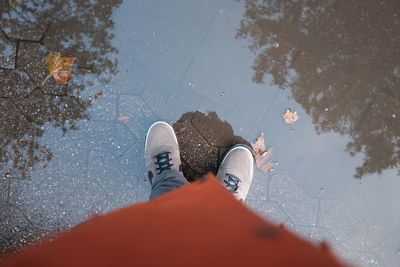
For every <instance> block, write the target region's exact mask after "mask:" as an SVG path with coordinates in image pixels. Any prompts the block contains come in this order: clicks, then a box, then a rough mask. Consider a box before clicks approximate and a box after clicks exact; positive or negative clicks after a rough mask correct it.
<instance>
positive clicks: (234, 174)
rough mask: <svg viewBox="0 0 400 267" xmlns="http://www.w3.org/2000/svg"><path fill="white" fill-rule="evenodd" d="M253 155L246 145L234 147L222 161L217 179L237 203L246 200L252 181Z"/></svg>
mask: <svg viewBox="0 0 400 267" xmlns="http://www.w3.org/2000/svg"><path fill="white" fill-rule="evenodd" d="M253 169H254V160H253V154H252V152H251V150H250V148H248V147H247V146H246V145H235V146H233V147H232V148H231V149H230V150H229V151H228V153H226V155H225V157H224V159H223V160H222V163H221V166H220V167H219V169H218V173H217V177H218V179H219V180H220V181H221V182H222V184H223V185H224V186H225V187H226V188H227V189H228V190H229V191H231V192H232V193H233V195H234V196H235V197H236V199H238V200H239V201H244V200H245V199H246V196H247V193H248V192H249V189H250V185H251V181H252V180H253Z"/></svg>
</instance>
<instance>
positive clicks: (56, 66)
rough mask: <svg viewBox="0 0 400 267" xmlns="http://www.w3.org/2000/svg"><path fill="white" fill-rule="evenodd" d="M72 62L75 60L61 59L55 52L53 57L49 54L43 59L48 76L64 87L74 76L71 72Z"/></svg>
mask: <svg viewBox="0 0 400 267" xmlns="http://www.w3.org/2000/svg"><path fill="white" fill-rule="evenodd" d="M74 61H75V58H72V57H62V56H61V53H60V52H57V53H55V54H54V55H53V54H52V53H49V54H48V55H47V56H46V58H45V59H44V62H45V63H46V66H47V69H48V70H49V72H50V75H51V76H53V77H54V79H55V80H56V81H57V82H58V83H59V84H64V85H65V84H67V83H68V81H69V79H71V78H72V77H73V76H74V74H73V73H72V72H71V68H72V64H74Z"/></svg>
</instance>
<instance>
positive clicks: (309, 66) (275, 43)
mask: <svg viewBox="0 0 400 267" xmlns="http://www.w3.org/2000/svg"><path fill="white" fill-rule="evenodd" d="M245 8H246V11H245V14H244V16H243V19H242V21H241V25H240V28H239V29H238V31H237V38H239V39H247V40H248V41H249V43H250V44H249V49H250V50H251V51H252V52H253V53H254V54H255V56H256V59H255V61H254V65H253V69H254V71H255V74H254V76H253V80H254V81H255V82H257V83H263V82H264V80H265V77H266V75H270V76H271V77H272V79H273V82H274V83H275V84H277V85H278V86H280V87H281V88H290V89H291V91H292V95H293V98H294V99H295V100H296V101H297V102H298V103H300V104H301V105H302V106H303V108H304V109H305V111H306V112H307V113H308V114H309V115H310V116H311V117H312V119H313V122H314V124H315V127H316V130H317V132H318V133H321V132H329V131H335V132H338V133H340V134H343V135H348V136H350V137H351V141H350V142H349V143H348V144H347V151H348V152H349V153H350V154H351V155H355V154H356V153H363V154H364V162H363V164H362V165H361V166H359V167H357V168H356V171H355V177H358V178H361V177H363V176H364V175H367V174H373V173H381V172H382V171H383V170H385V169H388V168H393V169H397V170H398V172H399V173H400V112H399V109H400V88H399V86H400V2H399V1H396V0H388V1H362V0H339V1H313V0H281V1H274V0H246V1H245ZM332 156H334V155H332Z"/></svg>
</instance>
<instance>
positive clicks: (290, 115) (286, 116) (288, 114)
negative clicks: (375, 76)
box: [283, 108, 299, 123]
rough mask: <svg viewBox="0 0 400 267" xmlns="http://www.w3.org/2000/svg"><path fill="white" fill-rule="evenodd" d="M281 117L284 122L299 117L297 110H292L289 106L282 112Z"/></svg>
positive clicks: (294, 120) (291, 121)
mask: <svg viewBox="0 0 400 267" xmlns="http://www.w3.org/2000/svg"><path fill="white" fill-rule="evenodd" d="M283 119H284V120H285V122H286V123H295V122H296V121H297V120H298V119H299V115H297V112H296V111H295V112H293V111H292V110H291V109H290V108H288V109H287V110H286V113H285V114H283Z"/></svg>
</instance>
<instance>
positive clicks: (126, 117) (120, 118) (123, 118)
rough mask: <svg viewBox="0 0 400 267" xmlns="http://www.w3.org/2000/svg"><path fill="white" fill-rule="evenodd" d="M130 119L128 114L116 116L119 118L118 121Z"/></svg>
mask: <svg viewBox="0 0 400 267" xmlns="http://www.w3.org/2000/svg"><path fill="white" fill-rule="evenodd" d="M130 119H131V117H129V116H119V117H118V120H120V121H129V120H130Z"/></svg>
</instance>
